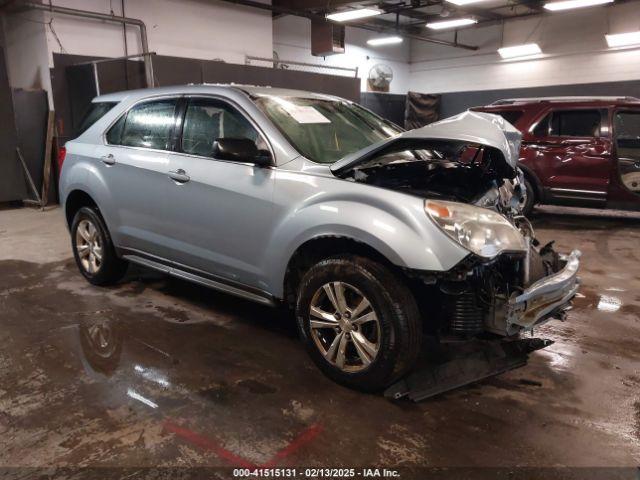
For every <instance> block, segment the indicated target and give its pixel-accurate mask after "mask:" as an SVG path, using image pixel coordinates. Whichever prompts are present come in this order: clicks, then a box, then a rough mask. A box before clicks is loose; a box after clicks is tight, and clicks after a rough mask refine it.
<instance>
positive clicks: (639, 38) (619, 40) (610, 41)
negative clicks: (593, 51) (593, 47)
mask: <svg viewBox="0 0 640 480" xmlns="http://www.w3.org/2000/svg"><path fill="white" fill-rule="evenodd" d="M604 37H605V38H606V39H607V45H609V47H610V48H615V47H629V46H632V45H638V46H640V31H638V32H625V33H615V34H613V35H609V34H607V35H605V36H604Z"/></svg>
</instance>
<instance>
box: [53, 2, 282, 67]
mask: <svg viewBox="0 0 640 480" xmlns="http://www.w3.org/2000/svg"><path fill="white" fill-rule="evenodd" d="M53 3H54V4H55V5H59V6H64V7H72V8H79V9H83V10H92V11H96V12H103V13H109V10H110V8H111V7H110V6H111V5H113V9H114V12H115V14H116V15H120V14H121V13H122V12H121V8H120V5H121V2H120V0H113V1H109V0H54V2H53ZM265 3H268V2H266V1H265ZM125 14H126V16H128V17H132V18H138V19H140V20H142V21H144V22H145V23H146V25H147V33H148V36H149V46H150V48H151V50H152V51H155V52H156V53H158V54H159V55H172V56H176V57H191V58H199V59H208V60H213V59H216V58H218V59H222V60H225V61H227V62H232V63H244V56H245V54H249V55H269V56H270V55H271V51H272V42H271V38H272V34H271V14H270V13H269V12H265V11H261V10H257V9H253V8H247V7H237V6H234V5H230V4H227V3H223V2H215V1H212V0H181V1H179V2H176V1H175V0H133V1H132V0H125ZM54 26H55V31H56V33H57V35H58V37H59V39H60V43H61V44H62V46H63V47H64V48H65V49H66V51H67V52H68V53H72V54H78V55H94V56H105V57H117V56H121V55H123V54H124V41H123V34H122V27H121V26H118V25H112V24H104V23H101V22H98V21H96V22H93V21H87V20H84V19H77V18H73V17H67V16H62V15H58V16H56V17H55V21H54ZM127 31H128V35H127V38H128V43H129V53H138V52H140V41H139V36H138V35H137V33H138V29H137V28H135V27H128V28H127ZM48 43H49V48H50V52H60V51H61V47H60V45H58V42H57V41H56V39H55V37H54V36H53V34H52V32H51V31H49V32H48Z"/></svg>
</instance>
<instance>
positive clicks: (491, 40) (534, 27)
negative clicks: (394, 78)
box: [409, 3, 640, 93]
mask: <svg viewBox="0 0 640 480" xmlns="http://www.w3.org/2000/svg"><path fill="white" fill-rule="evenodd" d="M639 24H640V8H638V4H637V3H628V4H621V5H616V6H614V7H608V8H603V7H596V8H589V9H584V10H573V11H568V12H564V13H554V14H552V15H547V16H544V17H532V18H528V19H522V20H514V21H510V22H508V23H507V24H506V25H505V28H504V40H503V44H504V45H505V46H509V45H514V44H519V43H526V42H537V43H538V44H539V45H540V47H541V48H542V50H543V52H544V55H543V57H542V58H540V59H536V60H528V61H503V60H501V59H500V57H499V56H498V54H497V52H496V49H497V48H499V47H500V46H501V37H502V35H503V32H502V27H501V26H500V25H494V26H489V27H477V28H470V29H464V30H460V32H459V37H458V38H459V41H460V42H464V43H468V44H474V45H478V46H480V50H478V51H477V52H469V51H465V50H457V49H451V48H446V47H438V46H434V45H428V44H424V43H418V42H413V43H412V51H411V62H412V64H411V73H410V82H409V88H410V89H411V90H414V91H418V92H423V93H441V92H456V91H473V90H490V89H491V90H493V89H502V88H521V87H538V86H547V85H564V84H576V83H594V82H605V81H606V82H610V81H625V80H635V79H640V49H632V50H617V51H612V50H609V49H607V45H606V42H605V38H604V34H605V33H607V32H610V33H621V32H625V31H633V30H637V29H638V25H639ZM439 36H440V37H441V38H446V39H452V36H453V33H447V34H441V35H439Z"/></svg>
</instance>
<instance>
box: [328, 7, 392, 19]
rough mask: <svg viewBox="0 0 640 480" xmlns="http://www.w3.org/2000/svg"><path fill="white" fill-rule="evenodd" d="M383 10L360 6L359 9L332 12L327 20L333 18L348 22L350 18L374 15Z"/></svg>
mask: <svg viewBox="0 0 640 480" xmlns="http://www.w3.org/2000/svg"><path fill="white" fill-rule="evenodd" d="M381 13H382V11H381V10H375V9H373V8H359V9H357V10H345V11H344V12H336V13H330V14H329V15H327V20H333V21H334V22H348V21H349V20H357V19H358V18H366V17H373V16H375V15H380V14H381Z"/></svg>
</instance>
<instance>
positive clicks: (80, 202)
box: [64, 189, 100, 228]
mask: <svg viewBox="0 0 640 480" xmlns="http://www.w3.org/2000/svg"><path fill="white" fill-rule="evenodd" d="M82 207H93V208H95V209H96V210H98V212H99V211H100V209H99V207H98V203H97V202H96V201H95V200H94V198H93V197H92V196H91V195H89V194H88V193H87V192H85V191H84V190H81V189H75V190H72V191H71V192H69V194H68V195H67V198H66V200H65V204H64V213H65V218H66V220H67V226H68V227H69V228H71V223H72V222H73V218H74V217H75V215H76V213H77V212H78V210H80V209H81V208H82Z"/></svg>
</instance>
